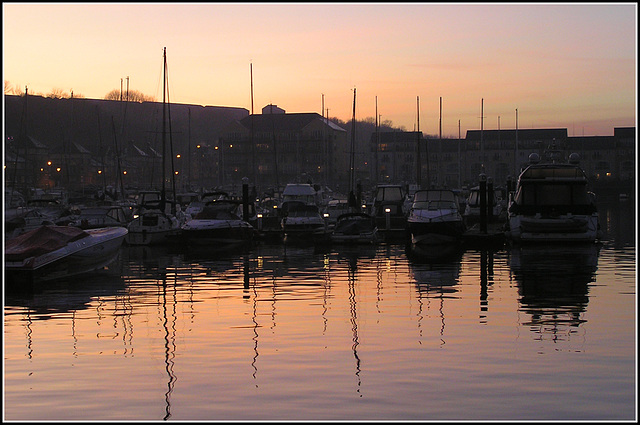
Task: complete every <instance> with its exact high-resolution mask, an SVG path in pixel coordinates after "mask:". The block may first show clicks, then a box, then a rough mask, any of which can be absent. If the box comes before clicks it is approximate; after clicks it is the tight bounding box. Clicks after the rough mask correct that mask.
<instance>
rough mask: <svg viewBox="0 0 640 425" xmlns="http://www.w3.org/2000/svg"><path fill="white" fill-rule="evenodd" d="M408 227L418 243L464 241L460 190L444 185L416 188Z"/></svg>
mask: <svg viewBox="0 0 640 425" xmlns="http://www.w3.org/2000/svg"><path fill="white" fill-rule="evenodd" d="M407 231H408V232H409V235H410V238H411V243H412V244H414V245H441V244H457V243H459V242H461V241H462V234H463V233H464V231H465V224H464V221H463V219H462V215H460V206H459V204H458V199H457V197H456V194H455V193H454V192H453V191H452V190H444V189H442V190H441V189H425V190H418V191H416V192H415V194H414V198H413V204H411V208H410V210H409V214H408V217H407Z"/></svg>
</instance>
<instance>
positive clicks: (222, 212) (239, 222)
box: [180, 199, 256, 247]
mask: <svg viewBox="0 0 640 425" xmlns="http://www.w3.org/2000/svg"><path fill="white" fill-rule="evenodd" d="M242 208H243V206H242V202H240V201H236V200H230V199H219V200H214V201H209V202H207V203H206V204H205V206H204V208H203V209H202V211H200V212H199V213H198V214H196V216H195V217H194V218H192V219H190V220H187V221H186V222H185V223H184V224H183V225H182V227H181V233H180V240H181V241H182V242H183V243H185V244H186V245H187V246H192V245H195V246H207V247H220V246H229V245H242V244H245V243H250V242H251V241H252V240H253V238H254V236H255V233H256V230H255V229H254V227H253V226H252V225H251V224H249V222H247V221H246V220H244V219H242V218H241V217H240V214H241V212H240V210H241V209H242Z"/></svg>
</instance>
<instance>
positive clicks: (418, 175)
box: [416, 96, 422, 187]
mask: <svg viewBox="0 0 640 425" xmlns="http://www.w3.org/2000/svg"><path fill="white" fill-rule="evenodd" d="M416 115H417V116H418V118H417V121H418V132H417V135H418V154H417V155H416V183H417V184H418V187H421V186H422V161H421V159H420V139H421V138H422V137H420V136H421V134H420V96H416Z"/></svg>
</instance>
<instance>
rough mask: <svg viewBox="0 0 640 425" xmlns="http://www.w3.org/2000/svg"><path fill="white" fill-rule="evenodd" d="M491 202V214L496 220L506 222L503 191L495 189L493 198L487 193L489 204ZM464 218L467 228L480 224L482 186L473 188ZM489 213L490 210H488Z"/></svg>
mask: <svg viewBox="0 0 640 425" xmlns="http://www.w3.org/2000/svg"><path fill="white" fill-rule="evenodd" d="M489 201H491V206H492V207H491V214H492V217H493V219H494V220H502V221H504V214H503V212H504V210H505V208H506V201H505V200H504V199H503V189H502V188H495V189H494V190H493V196H491V194H490V193H489V192H488V191H487V203H489ZM463 211H464V212H463V213H462V218H463V219H464V221H465V224H466V225H467V226H472V225H473V224H476V223H479V222H480V186H475V187H472V188H471V189H470V191H469V196H467V199H466V202H465V207H464V210H463ZM487 211H489V210H487Z"/></svg>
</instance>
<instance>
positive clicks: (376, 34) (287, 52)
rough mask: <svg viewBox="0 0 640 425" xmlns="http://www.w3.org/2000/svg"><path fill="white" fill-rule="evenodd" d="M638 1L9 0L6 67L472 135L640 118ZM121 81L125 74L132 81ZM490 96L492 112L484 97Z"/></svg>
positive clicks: (65, 84) (60, 83) (179, 96)
mask: <svg viewBox="0 0 640 425" xmlns="http://www.w3.org/2000/svg"><path fill="white" fill-rule="evenodd" d="M636 40H637V5H636V4H635V3H617V4H610V3H606V4H592V3H585V4H574V3H569V4H553V3H551V4H535V3H534V4H528V5H527V4H477V3H471V4H436V5H433V4H426V3H425V4H421V3H404V4H398V3H389V4H387V3H370V4H362V3H354V4H348V3H345V4H343V3H328V4H323V3H315V4H305V3H298V4H296V3H293V4H292V3H282V4H273V3H255V4H251V3H227V4H217V3H210V4H207V3H194V4H170V3H169V4H168V3H159V4H150V3H139V4H111V3H98V4H96V3H87V4H77V3H70V4H49V3H47V4H28V3H3V74H4V75H3V77H4V80H5V92H6V91H7V83H6V82H8V83H9V84H10V87H18V88H19V89H20V90H22V91H24V88H25V86H26V87H28V88H29V92H30V93H41V94H44V95H46V94H48V93H51V92H52V91H53V89H59V90H62V91H64V92H66V93H70V92H71V90H73V92H74V93H76V94H80V95H82V96H84V97H87V98H97V99H100V98H103V97H104V96H105V95H106V94H107V93H108V92H109V91H111V90H113V89H118V90H119V89H120V81H121V79H124V80H125V81H126V78H127V77H129V87H130V89H132V90H137V91H140V92H142V93H144V94H146V95H150V96H155V97H156V98H157V99H161V98H162V85H161V82H162V49H163V47H166V48H167V61H168V68H169V85H170V100H171V102H173V103H189V104H200V105H217V106H233V107H243V108H246V109H248V110H251V73H250V64H252V67H253V86H254V90H253V93H254V111H255V112H256V113H260V110H261V108H262V107H263V106H265V105H267V104H269V103H273V104H276V105H278V106H279V107H281V108H283V109H285V110H286V111H287V112H292V113H293V112H318V113H321V112H322V111H321V109H322V95H323V94H324V105H325V109H329V115H330V116H331V117H338V118H340V119H342V120H345V121H347V120H349V119H351V114H352V109H353V103H352V102H353V88H354V87H355V88H356V90H357V99H356V119H358V120H362V119H365V118H366V117H371V118H373V117H375V115H376V96H377V99H378V114H379V115H381V116H382V120H383V121H384V120H391V121H392V123H393V125H394V126H396V127H399V126H404V127H405V128H406V129H407V130H414V129H416V128H417V106H418V105H417V103H418V102H417V98H418V97H419V98H420V101H419V104H420V130H421V131H422V132H423V133H426V134H438V132H439V104H440V98H441V97H442V104H443V109H442V134H443V136H452V137H457V136H458V122H460V129H461V134H462V137H464V136H465V133H466V130H467V129H471V130H473V129H479V128H480V126H481V118H480V117H481V116H482V115H483V116H484V123H483V124H484V128H485V129H496V128H498V125H500V128H501V129H509V128H515V126H516V122H515V116H516V113H515V110H516V109H517V110H518V127H519V128H567V129H568V133H569V135H582V134H584V135H612V134H613V128H614V127H626V126H635V125H636V121H637V118H636V112H637V98H636V93H637V42H636ZM125 84H126V83H125ZM483 99H484V114H482V113H481V104H482V102H483Z"/></svg>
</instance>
